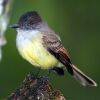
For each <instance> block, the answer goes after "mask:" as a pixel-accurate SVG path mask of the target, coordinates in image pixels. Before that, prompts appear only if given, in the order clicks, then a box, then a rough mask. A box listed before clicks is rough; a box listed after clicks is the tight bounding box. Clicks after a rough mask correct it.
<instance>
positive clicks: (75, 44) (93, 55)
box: [0, 0, 100, 100]
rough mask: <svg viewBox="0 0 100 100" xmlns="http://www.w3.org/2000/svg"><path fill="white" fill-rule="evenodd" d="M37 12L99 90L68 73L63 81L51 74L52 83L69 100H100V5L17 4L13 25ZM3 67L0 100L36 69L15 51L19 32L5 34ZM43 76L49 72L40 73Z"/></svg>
mask: <svg viewBox="0 0 100 100" xmlns="http://www.w3.org/2000/svg"><path fill="white" fill-rule="evenodd" d="M32 10H36V11H38V12H39V13H40V15H41V16H42V18H43V19H44V20H45V21H47V22H48V24H49V26H50V27H52V28H53V29H54V30H55V32H57V33H58V34H59V35H60V36H61V38H62V42H63V44H64V46H65V47H66V48H67V49H68V51H69V54H70V57H71V60H72V62H73V63H74V64H76V65H77V66H79V68H80V69H81V70H82V71H84V72H85V73H87V74H88V75H89V76H90V77H92V78H93V79H94V80H95V81H96V82H97V83H98V87H96V88H95V87H83V86H81V85H80V84H79V83H78V82H77V81H76V80H74V79H73V78H72V77H71V76H70V75H69V74H68V73H67V72H66V74H65V76H64V77H59V76H57V75H56V74H54V73H52V74H51V75H50V81H51V83H52V84H53V86H54V87H55V88H57V89H60V90H61V91H62V93H63V94H64V96H65V97H66V99H68V100H99V99H100V87H99V83H100V77H99V76H100V75H99V73H100V2H97V1H96V0H91V1H90V0H77V1H74V0H73V1H72V0H70V1H69V0H15V1H14V3H13V9H12V13H11V19H10V24H13V23H17V21H18V19H19V17H20V15H21V14H23V13H24V12H27V11H32ZM6 38H7V41H8V43H7V45H6V46H4V47H3V59H2V62H1V63H0V100H1V98H5V97H7V96H8V95H9V94H10V93H12V92H13V91H14V90H15V89H16V88H18V86H19V85H20V84H21V82H22V80H23V79H24V77H25V76H26V75H27V74H28V73H29V72H30V71H33V72H36V71H37V68H35V67H34V66H32V65H31V64H29V63H28V62H27V61H25V60H24V59H22V57H21V56H20V55H19V53H18V51H17V48H16V32H15V30H12V29H7V31H6ZM40 74H41V75H47V74H48V72H47V71H46V70H45V71H41V73H40Z"/></svg>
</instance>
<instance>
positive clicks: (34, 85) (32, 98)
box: [7, 74, 65, 100]
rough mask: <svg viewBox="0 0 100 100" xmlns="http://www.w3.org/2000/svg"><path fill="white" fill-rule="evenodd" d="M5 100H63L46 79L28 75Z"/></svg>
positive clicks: (61, 95)
mask: <svg viewBox="0 0 100 100" xmlns="http://www.w3.org/2000/svg"><path fill="white" fill-rule="evenodd" d="M7 100H65V98H64V96H63V94H62V93H61V92H60V91H59V90H56V89H54V88H53V87H52V86H51V84H50V82H49V79H48V78H47V77H36V76H35V75H33V74H28V75H27V76H26V78H25V79H24V81H23V83H22V85H21V86H20V88H19V89H17V90H16V91H15V92H14V93H12V94H11V95H10V96H9V97H8V98H7Z"/></svg>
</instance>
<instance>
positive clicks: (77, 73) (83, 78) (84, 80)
mask: <svg viewBox="0 0 100 100" xmlns="http://www.w3.org/2000/svg"><path fill="white" fill-rule="evenodd" d="M71 66H72V68H73V76H74V78H75V79H77V80H78V81H79V82H80V83H81V84H82V85H83V86H97V84H96V82H95V81H94V80H92V79H91V78H90V77H88V76H87V75H85V74H84V73H83V72H82V71H81V70H79V69H78V68H77V67H76V66H75V65H73V64H71Z"/></svg>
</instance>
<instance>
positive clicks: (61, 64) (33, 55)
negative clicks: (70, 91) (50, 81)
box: [10, 11, 97, 86]
mask: <svg viewBox="0 0 100 100" xmlns="http://www.w3.org/2000/svg"><path fill="white" fill-rule="evenodd" d="M10 27H11V28H13V29H15V30H16V32H17V36H16V47H17V49H18V51H19V54H20V55H21V56H22V57H23V58H24V59H25V60H27V61H28V62H29V63H30V64H32V65H33V66H36V67H38V68H40V69H47V70H53V71H55V72H56V73H57V74H58V75H64V69H65V70H67V71H68V73H69V74H70V75H71V76H72V77H74V78H75V79H76V80H78V81H79V83H80V84H81V85H83V86H97V83H96V82H95V81H94V80H92V79H91V78H90V77H88V76H87V75H86V74H85V73H83V72H82V71H81V70H80V69H79V68H78V67H76V66H75V65H74V64H73V63H72V61H71V59H70V57H69V54H68V51H67V49H66V48H65V47H64V46H63V43H62V41H61V38H60V36H59V35H58V34H57V33H56V32H55V31H54V30H53V29H51V28H50V26H49V25H48V23H47V22H45V21H44V20H43V19H42V18H41V16H40V15H39V14H38V12H37V11H28V12H26V13H24V14H22V15H21V17H20V18H19V21H18V23H17V24H13V25H11V26H10Z"/></svg>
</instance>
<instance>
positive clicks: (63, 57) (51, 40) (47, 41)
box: [43, 33, 73, 75]
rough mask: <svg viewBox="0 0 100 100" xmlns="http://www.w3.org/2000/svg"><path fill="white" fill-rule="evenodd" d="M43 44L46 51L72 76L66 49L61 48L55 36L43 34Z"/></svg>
mask: <svg viewBox="0 0 100 100" xmlns="http://www.w3.org/2000/svg"><path fill="white" fill-rule="evenodd" d="M43 42H44V43H43V44H44V46H45V47H46V48H47V49H48V51H49V52H50V53H51V54H52V55H54V56H55V57H56V58H57V59H58V60H59V61H60V62H61V63H62V64H63V65H65V66H66V68H67V70H68V72H69V73H70V74H72V75H73V69H72V67H71V61H70V58H69V56H68V53H67V51H66V49H65V48H64V47H63V45H62V43H61V41H60V40H59V38H58V36H56V35H55V34H52V33H51V34H46V33H44V34H43Z"/></svg>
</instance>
